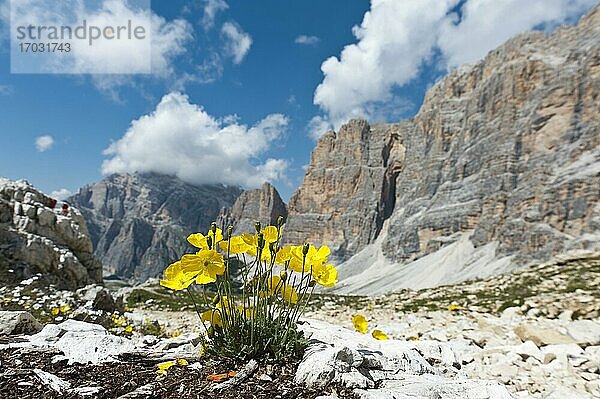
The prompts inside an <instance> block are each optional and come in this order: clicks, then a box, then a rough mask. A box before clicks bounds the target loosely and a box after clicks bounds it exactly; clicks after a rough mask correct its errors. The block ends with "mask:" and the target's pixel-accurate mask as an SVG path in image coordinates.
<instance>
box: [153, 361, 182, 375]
mask: <svg viewBox="0 0 600 399" xmlns="http://www.w3.org/2000/svg"><path fill="white" fill-rule="evenodd" d="M188 364H189V363H188V361H187V360H185V359H175V360H169V361H167V362H162V363H158V364H157V365H156V366H157V367H158V370H156V374H161V375H167V370H168V369H170V368H171V367H173V366H175V365H178V366H187V365H188Z"/></svg>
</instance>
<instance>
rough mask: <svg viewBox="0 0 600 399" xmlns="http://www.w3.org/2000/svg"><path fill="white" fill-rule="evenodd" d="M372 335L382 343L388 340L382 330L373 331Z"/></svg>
mask: <svg viewBox="0 0 600 399" xmlns="http://www.w3.org/2000/svg"><path fill="white" fill-rule="evenodd" d="M371 335H372V336H373V338H375V339H378V340H380V341H385V340H386V339H388V336H387V335H386V334H385V333H384V332H383V331H381V330H373V332H372V333H371Z"/></svg>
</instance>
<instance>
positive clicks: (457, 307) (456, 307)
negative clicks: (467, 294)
mask: <svg viewBox="0 0 600 399" xmlns="http://www.w3.org/2000/svg"><path fill="white" fill-rule="evenodd" d="M461 309H462V306H460V305H450V306H448V310H449V311H450V312H458V311H459V310H461Z"/></svg>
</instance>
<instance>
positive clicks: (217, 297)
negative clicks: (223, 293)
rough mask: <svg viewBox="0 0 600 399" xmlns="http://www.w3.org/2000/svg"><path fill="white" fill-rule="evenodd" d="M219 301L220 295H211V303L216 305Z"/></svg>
mask: <svg viewBox="0 0 600 399" xmlns="http://www.w3.org/2000/svg"><path fill="white" fill-rule="evenodd" d="M220 301H221V297H220V296H218V295H215V296H214V297H213V300H212V303H213V305H216V304H218V303H219V302H220Z"/></svg>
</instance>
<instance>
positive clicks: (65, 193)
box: [50, 188, 73, 201]
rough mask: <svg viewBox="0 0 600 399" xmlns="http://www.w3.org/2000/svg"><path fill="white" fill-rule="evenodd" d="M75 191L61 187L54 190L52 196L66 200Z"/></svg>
mask: <svg viewBox="0 0 600 399" xmlns="http://www.w3.org/2000/svg"><path fill="white" fill-rule="evenodd" d="M71 195H73V192H72V191H71V190H67V189H66V188H60V189H58V190H54V191H52V192H51V193H50V197H52V198H56V199H57V200H61V201H62V200H66V199H67V198H69V197H70V196H71Z"/></svg>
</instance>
